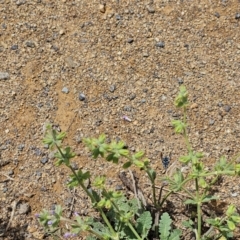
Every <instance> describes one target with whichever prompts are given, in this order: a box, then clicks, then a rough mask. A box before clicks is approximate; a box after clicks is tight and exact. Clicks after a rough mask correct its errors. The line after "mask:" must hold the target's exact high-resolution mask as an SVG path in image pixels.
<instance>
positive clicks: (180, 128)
mask: <svg viewBox="0 0 240 240" xmlns="http://www.w3.org/2000/svg"><path fill="white" fill-rule="evenodd" d="M172 125H173V127H174V130H175V132H176V133H183V132H184V131H185V130H186V128H187V125H186V124H185V123H183V122H182V121H181V120H172Z"/></svg>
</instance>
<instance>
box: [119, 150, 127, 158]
mask: <svg viewBox="0 0 240 240" xmlns="http://www.w3.org/2000/svg"><path fill="white" fill-rule="evenodd" d="M118 152H119V154H120V155H121V156H125V157H126V156H127V155H128V154H129V151H128V150H127V149H120V150H119V151H118Z"/></svg>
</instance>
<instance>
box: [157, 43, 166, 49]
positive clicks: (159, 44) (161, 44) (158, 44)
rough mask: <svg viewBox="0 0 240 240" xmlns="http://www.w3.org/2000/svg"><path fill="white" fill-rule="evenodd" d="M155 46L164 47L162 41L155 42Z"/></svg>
mask: <svg viewBox="0 0 240 240" xmlns="http://www.w3.org/2000/svg"><path fill="white" fill-rule="evenodd" d="M156 47H160V48H164V47H165V43H164V42H157V43H156Z"/></svg>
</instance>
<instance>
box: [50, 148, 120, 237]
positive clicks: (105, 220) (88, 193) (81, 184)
mask: <svg viewBox="0 0 240 240" xmlns="http://www.w3.org/2000/svg"><path fill="white" fill-rule="evenodd" d="M55 145H56V147H57V149H58V151H59V152H60V154H61V155H62V157H63V158H64V159H65V158H66V157H65V155H64V154H63V152H62V150H61V148H60V147H59V146H58V145H57V144H56V143H55ZM67 167H69V168H70V169H71V171H72V173H73V174H74V176H75V177H76V179H77V180H78V183H79V184H80V186H81V187H82V189H83V190H84V191H85V192H86V193H87V195H88V196H89V198H90V199H91V202H92V203H96V202H97V201H96V199H95V198H94V196H93V194H91V193H90V192H89V191H88V189H87V188H86V187H85V185H84V184H83V182H82V181H81V179H79V177H78V175H77V173H76V172H75V170H74V169H73V167H72V166H71V165H68V166H67ZM98 210H99V212H100V214H101V216H102V218H103V220H104V222H105V223H106V224H107V226H108V228H109V230H110V231H111V233H112V234H113V236H116V235H117V233H116V232H115V231H114V229H113V227H112V225H111V223H110V222H109V221H108V218H107V216H106V215H105V213H104V212H103V210H102V209H101V208H98Z"/></svg>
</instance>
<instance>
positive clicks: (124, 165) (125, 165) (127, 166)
mask: <svg viewBox="0 0 240 240" xmlns="http://www.w3.org/2000/svg"><path fill="white" fill-rule="evenodd" d="M131 165H132V162H131V161H129V162H126V163H124V164H123V168H124V169H127V168H129V167H131Z"/></svg>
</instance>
